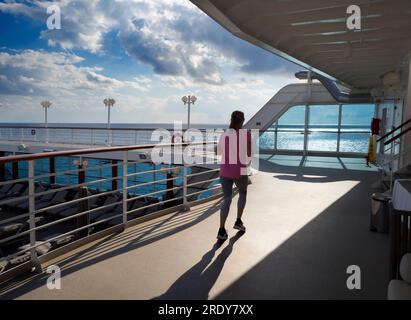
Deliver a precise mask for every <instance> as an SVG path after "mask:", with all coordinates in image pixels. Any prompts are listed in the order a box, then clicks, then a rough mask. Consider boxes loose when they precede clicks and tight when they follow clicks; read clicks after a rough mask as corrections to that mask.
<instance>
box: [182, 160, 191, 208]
mask: <svg viewBox="0 0 411 320" xmlns="http://www.w3.org/2000/svg"><path fill="white" fill-rule="evenodd" d="M187 171H188V170H187V164H186V162H185V160H184V157H183V210H184V211H189V210H190V205H189V203H188V200H187Z"/></svg>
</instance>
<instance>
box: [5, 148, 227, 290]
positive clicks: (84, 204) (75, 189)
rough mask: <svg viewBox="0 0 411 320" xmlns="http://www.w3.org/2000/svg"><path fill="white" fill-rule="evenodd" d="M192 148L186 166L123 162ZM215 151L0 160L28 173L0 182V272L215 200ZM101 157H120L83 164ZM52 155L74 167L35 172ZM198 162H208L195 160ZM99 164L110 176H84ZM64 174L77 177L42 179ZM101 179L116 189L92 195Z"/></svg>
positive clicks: (74, 153) (124, 151)
mask: <svg viewBox="0 0 411 320" xmlns="http://www.w3.org/2000/svg"><path fill="white" fill-rule="evenodd" d="M191 146H194V147H195V151H196V154H193V157H192V158H190V161H187V160H186V159H185V158H184V157H183V158H182V159H183V162H182V163H174V164H173V163H168V164H167V163H166V164H163V165H162V166H160V167H158V168H155V169H152V170H143V171H138V172H131V173H130V172H129V167H130V166H131V165H135V164H137V163H141V162H136V161H130V160H129V159H130V154H131V153H133V152H141V151H143V150H144V151H146V152H149V151H150V150H153V149H154V148H160V149H162V150H163V149H164V150H165V149H167V150H168V151H171V152H173V151H176V150H177V149H178V150H180V149H183V148H185V147H191ZM214 146H215V143H214V142H204V143H167V144H166V143H164V144H150V145H134V146H124V147H104V148H94V149H79V150H68V151H55V152H46V153H38V154H25V155H19V156H7V157H0V166H5V165H8V164H12V163H21V162H26V163H27V168H28V171H27V172H28V173H27V176H25V177H21V178H20V177H19V178H17V179H11V180H6V181H0V208H1V211H0V231H1V232H0V275H1V273H2V272H3V273H7V272H8V271H10V270H12V269H13V268H14V267H18V266H19V265H20V264H22V263H29V264H30V266H31V267H34V268H36V269H37V270H40V269H41V263H40V260H39V257H40V256H42V255H44V254H47V253H49V252H51V251H53V250H55V249H58V248H59V247H61V246H64V245H67V244H68V243H70V242H73V241H75V240H78V239H80V238H87V237H88V236H90V235H92V234H95V233H97V232H99V231H101V230H104V229H105V228H109V227H113V226H122V228H126V227H127V226H128V223H129V222H130V221H131V220H133V219H134V220H135V219H139V218H141V217H144V218H145V219H147V217H149V216H150V215H153V214H154V213H157V212H160V211H162V210H166V209H175V210H178V209H184V210H186V209H188V208H189V207H190V204H191V203H194V202H196V201H200V200H201V201H207V200H210V199H213V198H215V197H217V196H219V194H220V186H219V184H218V180H219V177H218V171H219V169H218V168H217V166H216V165H215V164H216V163H217V158H216V157H215V153H214V149H215V148H214ZM200 147H201V148H200ZM103 153H104V154H110V153H114V154H117V155H118V154H119V153H120V154H121V158H120V159H118V160H116V161H115V162H114V163H110V164H104V165H96V166H88V162H87V161H85V160H84V158H85V157H87V158H92V157H93V155H94V156H95V155H97V154H103ZM56 157H71V158H73V157H77V158H78V159H76V160H74V162H75V164H76V166H77V167H76V168H75V169H69V170H61V171H59V170H56V171H55V172H48V173H46V174H37V175H36V170H35V166H36V162H37V161H41V160H44V159H48V160H49V161H50V159H55V158H56ZM193 159H194V162H193V161H192V160H193ZM199 159H200V160H201V159H203V161H204V160H207V161H204V162H200V161H199ZM205 162H207V164H205ZM103 167H104V168H105V169H107V168H108V169H110V168H111V172H112V175H111V176H105V177H98V178H92V179H90V178H89V179H86V177H87V176H86V172H87V171H89V170H96V169H102V168H103ZM152 173H157V175H154V176H153V179H151V180H148V181H147V180H146V181H138V179H135V178H136V177H138V176H144V175H147V174H152ZM67 174H76V175H77V176H78V183H75V184H70V185H58V184H55V183H49V182H47V181H50V180H51V179H52V178H53V177H54V178H55V177H57V176H60V175H67ZM107 181H112V182H113V181H116V183H115V184H114V186H117V188H113V189H112V190H98V189H97V188H94V187H93V186H96V185H98V184H99V183H102V182H107ZM154 185H157V186H158V185H161V186H163V187H162V188H160V190H154V191H153V190H150V189H148V187H149V186H154ZM0 278H1V277H0ZM3 279H4V277H3ZM0 280H1V279H0ZM0 282H1V281H0Z"/></svg>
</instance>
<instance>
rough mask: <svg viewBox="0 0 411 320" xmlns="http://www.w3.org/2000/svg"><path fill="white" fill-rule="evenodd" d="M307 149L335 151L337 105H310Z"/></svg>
mask: <svg viewBox="0 0 411 320" xmlns="http://www.w3.org/2000/svg"><path fill="white" fill-rule="evenodd" d="M309 108H310V114H309V123H308V130H309V135H308V146H307V148H308V150H310V151H337V139H338V134H337V132H338V113H339V105H310V107H309Z"/></svg>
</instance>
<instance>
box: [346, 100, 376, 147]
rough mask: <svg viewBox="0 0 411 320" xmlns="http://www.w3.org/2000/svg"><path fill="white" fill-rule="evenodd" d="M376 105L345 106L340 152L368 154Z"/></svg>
mask: <svg viewBox="0 0 411 320" xmlns="http://www.w3.org/2000/svg"><path fill="white" fill-rule="evenodd" d="M374 111H375V105H374V104H350V105H343V107H342V114H341V135H340V152H360V153H367V152H368V142H369V138H370V125H371V119H372V118H373V117H374Z"/></svg>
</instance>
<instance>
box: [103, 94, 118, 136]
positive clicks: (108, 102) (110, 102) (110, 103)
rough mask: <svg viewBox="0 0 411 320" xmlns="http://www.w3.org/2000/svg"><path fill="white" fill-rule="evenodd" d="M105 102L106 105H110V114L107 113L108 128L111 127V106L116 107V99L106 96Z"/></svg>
mask: <svg viewBox="0 0 411 320" xmlns="http://www.w3.org/2000/svg"><path fill="white" fill-rule="evenodd" d="M103 103H104V105H105V106H106V107H108V115H107V129H110V108H111V107H114V104H115V103H116V100H114V99H113V98H106V99H104V100H103Z"/></svg>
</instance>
